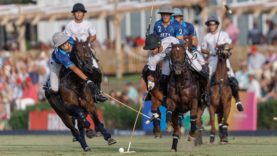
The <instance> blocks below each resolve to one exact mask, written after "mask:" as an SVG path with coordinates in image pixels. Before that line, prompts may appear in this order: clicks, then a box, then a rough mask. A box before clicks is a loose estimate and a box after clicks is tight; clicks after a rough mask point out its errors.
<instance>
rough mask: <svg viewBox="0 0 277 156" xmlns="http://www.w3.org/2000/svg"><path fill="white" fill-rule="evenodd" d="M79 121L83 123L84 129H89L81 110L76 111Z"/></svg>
mask: <svg viewBox="0 0 277 156" xmlns="http://www.w3.org/2000/svg"><path fill="white" fill-rule="evenodd" d="M76 112H77V115H78V117H79V119H80V120H81V121H82V122H83V124H84V127H85V128H89V126H90V123H89V122H88V121H87V119H86V115H85V113H84V111H83V110H82V109H77V110H76Z"/></svg>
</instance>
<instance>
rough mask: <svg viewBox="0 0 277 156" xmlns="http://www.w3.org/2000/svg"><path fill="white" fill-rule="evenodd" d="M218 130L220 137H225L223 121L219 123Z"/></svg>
mask: <svg viewBox="0 0 277 156" xmlns="http://www.w3.org/2000/svg"><path fill="white" fill-rule="evenodd" d="M218 130H219V137H220V138H222V137H223V124H222V123H220V124H218Z"/></svg>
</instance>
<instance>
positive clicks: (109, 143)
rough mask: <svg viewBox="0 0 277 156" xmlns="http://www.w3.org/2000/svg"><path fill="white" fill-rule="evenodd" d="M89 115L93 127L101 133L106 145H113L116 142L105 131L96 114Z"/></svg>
mask: <svg viewBox="0 0 277 156" xmlns="http://www.w3.org/2000/svg"><path fill="white" fill-rule="evenodd" d="M90 115H91V118H92V120H93V123H94V125H95V129H98V130H99V131H100V132H101V134H102V135H103V137H104V139H105V140H106V141H107V142H108V145H112V144H115V143H116V140H114V139H113V138H112V136H111V134H110V133H109V132H108V131H107V130H106V129H105V127H104V124H103V123H102V122H101V121H100V120H99V118H98V115H97V113H96V112H93V113H91V114H90Z"/></svg>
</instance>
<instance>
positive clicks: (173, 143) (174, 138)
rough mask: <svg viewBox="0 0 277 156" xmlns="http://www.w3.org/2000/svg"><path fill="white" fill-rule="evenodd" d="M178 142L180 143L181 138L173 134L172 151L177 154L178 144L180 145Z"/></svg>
mask: <svg viewBox="0 0 277 156" xmlns="http://www.w3.org/2000/svg"><path fill="white" fill-rule="evenodd" d="M178 141H179V136H178V135H175V134H173V140H172V147H171V149H172V150H175V152H177V144H178Z"/></svg>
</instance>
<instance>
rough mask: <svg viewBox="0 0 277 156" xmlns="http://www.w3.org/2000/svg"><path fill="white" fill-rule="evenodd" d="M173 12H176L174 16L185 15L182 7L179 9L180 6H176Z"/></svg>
mask: <svg viewBox="0 0 277 156" xmlns="http://www.w3.org/2000/svg"><path fill="white" fill-rule="evenodd" d="M173 12H174V14H173V15H172V16H184V15H183V13H182V11H181V9H179V8H174V9H173Z"/></svg>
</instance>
